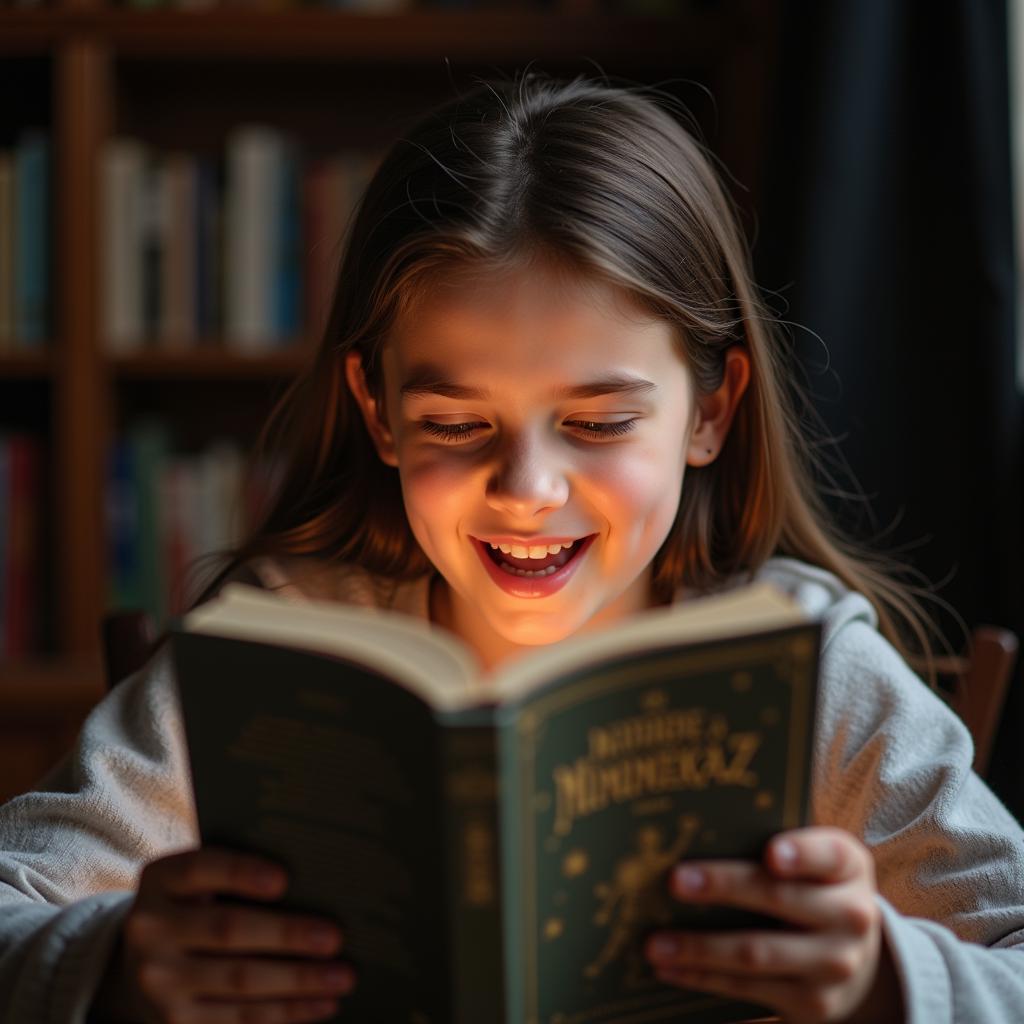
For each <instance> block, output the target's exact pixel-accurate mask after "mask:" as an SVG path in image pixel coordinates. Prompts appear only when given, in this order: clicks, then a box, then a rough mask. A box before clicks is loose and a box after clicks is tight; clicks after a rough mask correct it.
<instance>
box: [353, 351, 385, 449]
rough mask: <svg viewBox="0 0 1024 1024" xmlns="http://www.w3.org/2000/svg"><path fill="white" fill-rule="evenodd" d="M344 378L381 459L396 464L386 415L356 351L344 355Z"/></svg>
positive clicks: (361, 359)
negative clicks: (378, 403)
mask: <svg viewBox="0 0 1024 1024" xmlns="http://www.w3.org/2000/svg"><path fill="white" fill-rule="evenodd" d="M345 379H346V380H347V381H348V387H349V390H350V391H351V392H352V395H353V397H354V398H355V400H356V404H357V405H358V406H359V410H360V412H362V414H363V421H364V422H365V423H366V429H367V431H368V432H369V434H370V437H371V438H372V439H373V444H374V447H375V448H376V449H377V454H378V455H379V456H380V458H381V461H382V462H384V463H386V464H387V465H388V466H397V465H398V456H397V455H396V453H395V439H394V437H392V435H391V431H390V430H389V429H388V424H387V417H386V416H385V415H384V414H383V413H382V412H381V410H380V409H378V408H377V401H376V399H375V398H374V397H373V396H372V395H371V394H370V391H369V389H368V388H367V386H366V375H365V374H364V373H363V358H362V356H361V355H360V353H358V352H349V353H347V354H346V356H345Z"/></svg>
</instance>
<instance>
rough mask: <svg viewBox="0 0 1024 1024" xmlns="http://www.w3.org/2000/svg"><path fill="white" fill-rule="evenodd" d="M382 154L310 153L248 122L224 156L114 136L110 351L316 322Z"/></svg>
mask: <svg viewBox="0 0 1024 1024" xmlns="http://www.w3.org/2000/svg"><path fill="white" fill-rule="evenodd" d="M375 160H376V157H374V156H372V155H368V154H364V153H361V152H355V151H352V152H349V151H346V152H342V153H338V154H333V155H330V156H317V157H315V158H310V159H308V160H307V159H306V158H305V156H304V155H303V153H302V151H301V149H300V147H299V145H298V144H297V143H296V142H295V141H294V140H293V139H291V138H290V137H288V136H287V135H285V134H284V133H283V132H280V131H278V130H276V129H272V128H269V127H265V126H261V125H249V126H241V127H239V128H237V129H235V130H234V131H233V132H232V133H231V134H230V136H229V137H228V140H227V143H226V148H225V155H224V158H223V159H222V160H217V159H214V158H212V157H210V156H207V155H198V154H189V153H184V152H180V151H167V152H162V151H158V150H156V149H154V148H153V147H151V146H148V145H146V144H144V143H143V142H141V141H139V140H137V139H131V138H117V139H112V140H110V142H108V143H107V145H106V146H105V148H104V151H103V156H102V161H101V171H100V179H101V220H102V225H101V245H102V249H103V253H102V273H103V304H102V334H103V337H104V344H105V346H106V348H107V350H108V351H109V352H111V353H112V354H121V355H125V354H131V353H137V352H143V351H150V350H153V351H188V350H191V349H194V348H196V347H208V346H209V345H210V344H211V342H213V341H215V339H222V340H223V344H225V345H227V346H229V347H230V348H231V349H232V350H234V351H237V352H239V353H248V354H259V353H264V352H270V351H275V350H279V349H281V348H282V347H284V346H286V345H288V344H291V343H293V342H294V341H295V339H296V338H299V337H301V336H303V335H304V334H305V333H307V332H314V333H315V332H318V331H319V330H320V329H321V328H322V326H323V322H324V320H325V318H326V307H327V304H328V301H329V297H330V292H331V290H332V289H333V286H334V280H335V278H336V275H337V262H336V256H337V250H338V247H339V244H340V240H341V233H342V232H343V230H344V227H345V225H346V224H347V223H348V219H349V215H350V214H351V211H352V209H353V208H354V206H355V204H356V202H357V200H358V197H359V195H360V194H361V192H362V189H363V188H364V187H365V184H366V181H367V180H368V178H369V175H370V173H371V172H372V169H373V166H374V162H375Z"/></svg>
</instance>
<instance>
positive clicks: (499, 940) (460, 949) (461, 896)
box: [443, 716, 506, 1024]
mask: <svg viewBox="0 0 1024 1024" xmlns="http://www.w3.org/2000/svg"><path fill="white" fill-rule="evenodd" d="M480 717H482V716H478V719H479V718H480ZM488 717H489V716H488ZM443 735H444V743H445V747H444V793H445V809H446V823H445V840H446V841H445V857H446V858H447V887H448V893H449V901H450V904H449V905H450V907H451V911H450V916H449V921H450V932H449V936H450V953H451V964H452V975H451V976H452V1024H478V1022H479V1021H488V1022H489V1024H502V1022H504V1021H505V1019H506V1017H505V958H504V938H503V927H502V913H501V907H502V878H501V866H502V865H501V856H500V850H501V835H500V830H499V820H498V773H497V762H496V754H497V740H496V733H495V729H494V726H493V724H492V723H491V722H489V721H481V720H475V721H472V720H471V721H466V720H463V722H462V723H461V724H458V725H454V726H453V727H451V728H448V729H445V730H444V732H443Z"/></svg>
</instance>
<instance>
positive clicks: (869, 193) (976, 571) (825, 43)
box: [754, 0, 1024, 818]
mask: <svg viewBox="0 0 1024 1024" xmlns="http://www.w3.org/2000/svg"><path fill="white" fill-rule="evenodd" d="M1007 65H1008V61H1007V14H1006V4H1005V0H1004V2H999V0H943V2H938V3H912V2H909V0H788V2H783V6H782V22H781V32H780V42H779V50H778V63H777V69H776V74H775V81H774V87H773V91H772V96H773V98H772V101H771V109H772V111H773V113H772V116H771V119H770V123H769V130H768V133H767V138H768V140H769V152H768V156H767V162H766V171H765V176H764V178H763V180H762V181H761V182H760V188H761V200H760V203H759V206H760V211H761V219H760V226H759V236H758V238H757V241H756V244H755V249H754V255H755V269H756V273H757V275H758V280H759V282H760V283H761V285H762V287H763V288H764V289H765V290H766V291H767V293H768V298H769V301H770V304H771V305H772V306H773V308H774V309H775V310H776V311H777V312H779V313H781V314H782V316H783V318H784V319H786V320H787V321H790V322H791V326H790V328H789V330H790V332H791V334H792V335H793V340H794V350H795V353H796V366H795V368H794V370H795V372H796V373H797V377H798V379H801V380H802V381H803V384H804V387H805V389H806V390H809V391H810V393H811V395H812V397H813V404H814V406H815V407H816V409H817V410H818V412H819V413H820V415H821V416H822V418H823V419H824V421H825V423H826V425H827V428H828V431H829V433H830V434H831V435H832V436H833V437H835V438H836V439H837V446H838V450H839V451H840V452H841V453H842V455H843V456H844V457H845V460H846V462H847V463H848V464H849V467H850V469H851V470H852V476H853V478H854V480H855V481H856V483H857V484H858V485H859V487H860V489H861V490H862V491H863V492H864V495H865V496H866V499H867V501H868V502H869V503H870V509H871V514H869V513H868V511H866V505H865V503H864V502H858V501H851V500H848V499H847V500H844V499H841V498H839V497H838V496H835V497H832V498H831V499H830V501H831V504H832V510H833V514H834V515H836V516H837V517H838V518H839V519H840V521H841V522H842V523H843V524H844V525H845V526H847V528H849V529H850V530H852V531H853V532H854V533H855V534H856V535H857V536H858V537H860V538H861V539H871V540H874V541H875V542H876V546H879V547H881V548H882V549H884V550H886V551H888V552H890V553H894V554H896V555H897V556H898V557H900V558H901V559H902V560H904V561H906V562H909V563H910V564H911V565H913V566H914V567H915V568H916V569H919V570H920V571H922V572H923V573H924V574H925V575H926V576H927V577H928V579H929V580H930V581H932V582H933V583H935V584H937V585H938V593H939V595H940V596H941V597H942V599H943V600H944V601H946V602H948V603H949V605H951V606H952V607H953V608H955V609H956V611H957V612H958V613H959V614H960V616H962V617H963V619H964V620H965V621H966V623H967V624H968V626H969V627H973V626H975V625H977V624H979V623H982V622H988V623H995V624H998V625H1004V626H1009V627H1010V628H1012V629H1014V631H1015V632H1016V633H1017V634H1018V636H1019V637H1021V639H1022V640H1024V599H1022V593H1024V585H1022V573H1024V564H1022V551H1024V545H1022V540H1021V533H1022V530H1024V506H1022V497H1021V495H1022V477H1024V456H1022V449H1024V445H1022V398H1021V395H1020V393H1019V392H1018V391H1017V389H1016V385H1015V379H1014V375H1015V361H1014V348H1015V309H1014V301H1015V290H1016V283H1015V266H1014V262H1015V261H1014V227H1013V215H1012V209H1013V207H1012V195H1011V165H1010V141H1009V96H1008V84H1007V83H1008V72H1007ZM832 450H833V451H834V450H835V448H833V449H832ZM840 483H841V484H842V485H844V486H846V487H850V488H852V487H853V484H852V483H851V480H850V479H849V478H846V479H844V480H842V481H840ZM872 516H873V517H872ZM931 607H932V608H933V611H935V613H936V616H937V617H938V619H939V621H940V625H941V626H942V629H943V632H944V633H945V635H946V636H947V637H948V639H949V640H950V642H951V643H953V645H954V646H955V647H956V648H957V649H960V648H961V647H962V645H963V639H962V633H961V632H959V631H958V629H957V627H956V625H955V620H954V619H953V618H952V616H951V615H950V614H949V613H948V612H944V611H940V610H939V609H938V608H936V607H935V606H931ZM1022 690H1024V685H1022V673H1021V669H1020V665H1018V669H1017V673H1016V677H1015V679H1014V682H1013V684H1012V686H1011V691H1010V695H1009V698H1008V702H1007V707H1006V711H1005V713H1004V717H1003V721H1002V724H1001V727H1000V733H999V737H998V740H997V743H996V748H995V751H994V755H993V764H992V767H991V769H990V772H989V782H990V784H991V785H992V787H993V788H994V789H995V791H996V792H997V793H998V794H999V795H1000V796H1001V797H1002V799H1003V800H1004V801H1005V802H1006V803H1007V804H1008V806H1009V807H1010V809H1011V810H1012V811H1013V812H1014V813H1015V814H1016V815H1017V817H1018V818H1024V753H1022V752H1024V692H1022Z"/></svg>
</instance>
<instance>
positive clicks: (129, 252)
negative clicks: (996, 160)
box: [100, 139, 145, 354]
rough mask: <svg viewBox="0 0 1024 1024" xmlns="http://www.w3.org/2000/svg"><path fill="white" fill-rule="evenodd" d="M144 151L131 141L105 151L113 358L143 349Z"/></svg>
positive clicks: (107, 307)
mask: <svg viewBox="0 0 1024 1024" xmlns="http://www.w3.org/2000/svg"><path fill="white" fill-rule="evenodd" d="M144 159H145V157H144V151H143V147H142V145H141V144H140V143H138V142H136V141H135V140H132V139H114V140H112V141H110V142H108V143H107V145H106V146H105V147H104V149H103V156H102V162H101V169H100V188H101V195H102V199H101V204H100V216H101V232H102V238H103V285H102V287H103V306H102V344H103V347H104V349H105V350H106V351H108V352H111V353H120V354H124V353H128V352H135V351H137V350H138V349H140V348H141V347H142V273H141V269H140V265H141V259H142V180H143V168H144Z"/></svg>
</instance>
